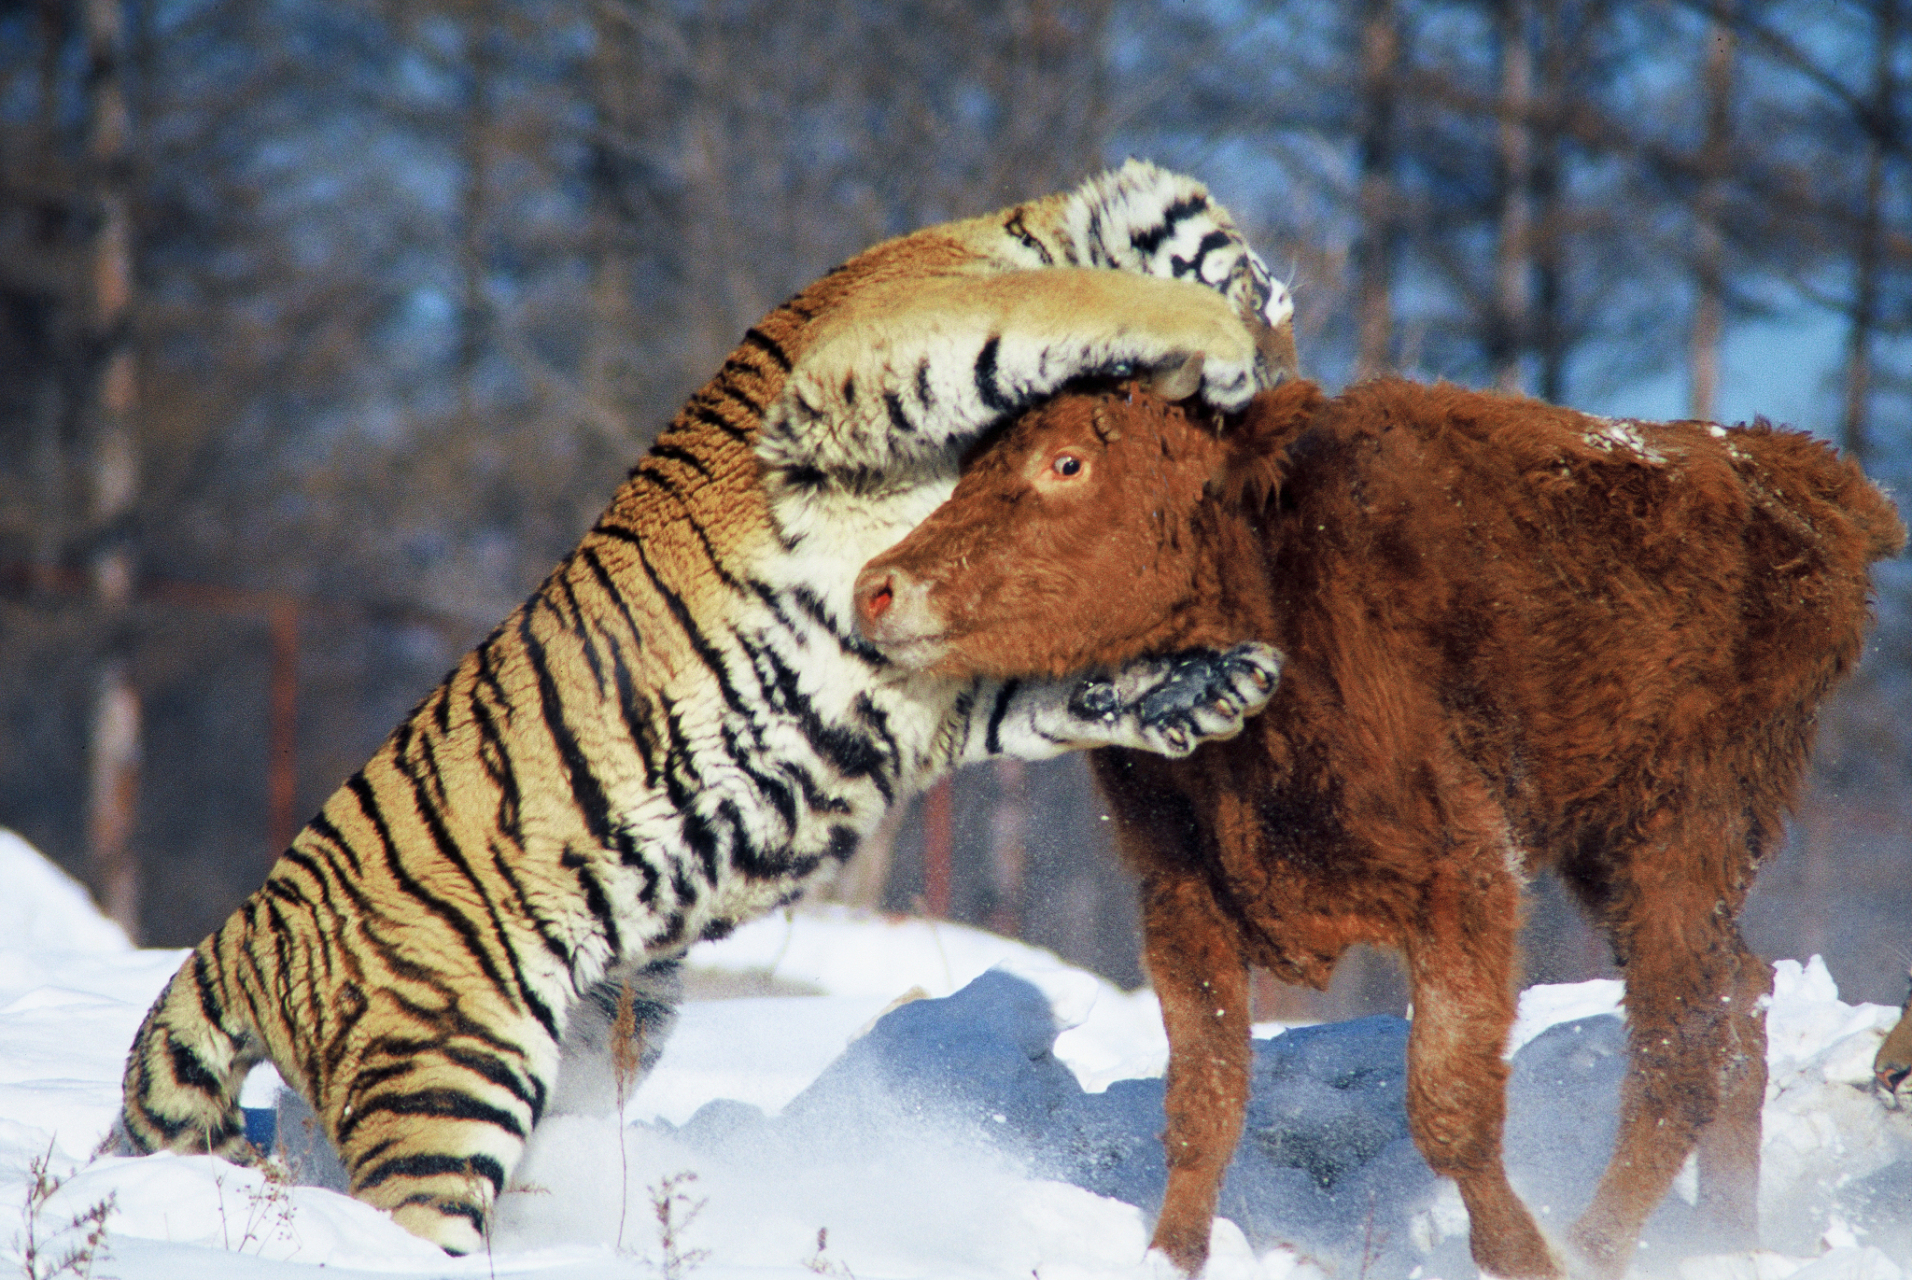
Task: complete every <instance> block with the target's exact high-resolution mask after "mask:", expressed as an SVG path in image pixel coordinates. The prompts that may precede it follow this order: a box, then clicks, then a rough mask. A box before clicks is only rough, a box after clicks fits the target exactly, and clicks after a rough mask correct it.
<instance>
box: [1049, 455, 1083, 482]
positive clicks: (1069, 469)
mask: <svg viewBox="0 0 1912 1280" xmlns="http://www.w3.org/2000/svg"><path fill="white" fill-rule="evenodd" d="M1049 469H1050V470H1051V471H1054V472H1055V473H1056V474H1057V475H1059V476H1061V477H1062V478H1063V479H1065V480H1066V479H1068V478H1069V477H1071V476H1078V475H1081V474H1082V459H1080V458H1078V457H1076V456H1075V455H1074V454H1073V453H1059V454H1057V455H1056V460H1055V461H1054V462H1052V463H1050V464H1049Z"/></svg>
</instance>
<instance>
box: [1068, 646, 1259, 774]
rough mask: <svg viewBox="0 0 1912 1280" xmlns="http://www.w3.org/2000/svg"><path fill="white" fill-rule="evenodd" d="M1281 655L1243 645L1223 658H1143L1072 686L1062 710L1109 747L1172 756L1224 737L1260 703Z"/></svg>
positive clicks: (1193, 654)
mask: <svg viewBox="0 0 1912 1280" xmlns="http://www.w3.org/2000/svg"><path fill="white" fill-rule="evenodd" d="M1282 661H1283V659H1282V655H1281V651H1280V650H1278V649H1276V648H1275V647H1274V646H1272V645H1266V644H1261V643H1259V642H1257V641H1248V642H1246V643H1243V644H1238V645H1236V646H1235V647H1234V648H1232V649H1229V650H1227V651H1226V652H1224V653H1216V652H1214V651H1213V650H1209V649H1197V650H1192V651H1190V652H1188V653H1181V654H1176V655H1175V656H1174V657H1171V658H1145V659H1140V660H1138V661H1136V662H1132V663H1129V664H1128V665H1127V666H1124V667H1122V668H1120V669H1118V670H1117V671H1115V672H1114V673H1112V674H1108V675H1097V676H1091V677H1089V678H1088V679H1086V680H1084V681H1083V682H1082V683H1081V684H1080V685H1078V686H1077V688H1076V690H1075V692H1074V694H1073V695H1072V696H1071V698H1070V700H1069V709H1070V711H1072V712H1073V713H1075V714H1076V715H1078V716H1080V717H1082V718H1083V719H1085V720H1093V721H1099V722H1100V723H1101V724H1102V725H1103V726H1104V727H1105V728H1106V729H1107V730H1108V731H1109V745H1113V746H1127V747H1134V748H1136V749H1138V750H1142V751H1152V752H1154V753H1156V754H1157V755H1164V756H1170V757H1180V756H1185V755H1187V754H1189V753H1190V752H1191V751H1193V750H1195V748H1196V747H1198V746H1200V745H1201V744H1202V743H1204V742H1213V741H1220V740H1223V739H1226V738H1232V737H1234V736H1235V735H1236V734H1238V733H1240V732H1241V731H1242V726H1243V724H1244V723H1245V722H1246V721H1247V718H1248V717H1249V716H1251V715H1253V714H1255V713H1256V712H1257V711H1260V710H1261V709H1262V708H1263V707H1265V706H1267V705H1268V700H1269V699H1270V698H1273V697H1274V696H1275V687H1276V685H1277V684H1278V683H1279V681H1280V679H1281V664H1282Z"/></svg>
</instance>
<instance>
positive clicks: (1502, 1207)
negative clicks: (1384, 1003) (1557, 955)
mask: <svg viewBox="0 0 1912 1280" xmlns="http://www.w3.org/2000/svg"><path fill="white" fill-rule="evenodd" d="M1497 856H1499V855H1497V853H1496V852H1495V851H1493V850H1488V849H1484V850H1481V851H1480V855H1479V857H1478V859H1475V860H1473V861H1475V863H1476V865H1474V866H1467V865H1462V864H1457V862H1444V863H1443V864H1442V865H1440V866H1439V868H1438V870H1437V871H1436V873H1435V876H1434V878H1433V880H1432V881H1431V882H1430V884H1429V885H1428V886H1427V888H1426V890H1425V893H1424V897H1423V902H1422V909H1421V912H1420V918H1419V920H1418V921H1417V923H1416V927H1415V928H1414V929H1413V930H1411V931H1410V933H1409V935H1408V937H1407V939H1406V944H1405V948H1404V949H1405V951H1406V953H1407V966H1408V978H1409V982H1410V984H1411V986H1412V990H1413V999H1414V1020H1413V1024H1412V1026H1411V1028H1410V1029H1409V1032H1408V1042H1407V1119H1408V1128H1409V1130H1410V1131H1411V1132H1412V1133H1413V1135H1414V1145H1415V1146H1416V1147H1418V1148H1420V1152H1421V1155H1422V1156H1424V1157H1425V1158H1426V1160H1427V1162H1428V1164H1429V1165H1431V1166H1432V1167H1433V1169H1434V1172H1436V1173H1438V1174H1441V1175H1442V1176H1444V1177H1449V1178H1452V1179H1454V1181H1455V1182H1456V1183H1457V1184H1459V1186H1460V1193H1461V1201H1462V1203H1464V1204H1465V1205H1466V1206H1467V1221H1468V1245H1469V1248H1470V1249H1471V1251H1472V1252H1473V1255H1474V1263H1475V1265H1476V1266H1478V1267H1479V1268H1480V1269H1481V1271H1482V1272H1483V1273H1485V1274H1488V1275H1494V1276H1503V1277H1528V1276H1534V1277H1542V1276H1546V1277H1552V1276H1559V1275H1560V1274H1561V1273H1562V1268H1561V1266H1560V1263H1559V1261H1558V1260H1557V1259H1556V1258H1555V1257H1554V1255H1553V1252H1552V1250H1550V1249H1549V1248H1548V1246H1547V1241H1546V1238H1545V1237H1544V1236H1542V1235H1541V1233H1540V1228H1539V1226H1538V1225H1537V1224H1536V1223H1535V1222H1534V1219H1533V1215H1531V1214H1530V1213H1528V1212H1527V1207H1526V1206H1525V1205H1523V1204H1522V1203H1521V1202H1520V1198H1519V1197H1518V1196H1516V1195H1515V1194H1514V1189H1513V1187H1512V1186H1511V1185H1510V1184H1509V1183H1508V1181H1507V1170H1506V1166H1505V1164H1504V1163H1503V1161H1502V1158H1501V1136H1502V1132H1503V1130H1504V1128H1505V1125H1506V1118H1507V1070H1508V1069H1507V1064H1506V1062H1505V1061H1503V1060H1502V1058H1501V1053H1502V1051H1503V1050H1504V1049H1505V1047H1506V1044H1507V1033H1508V1031H1509V1030H1511V1029H1512V1027H1513V1023H1514V1011H1515V1008H1516V1005H1515V997H1514V989H1513V975H1514V971H1515V963H1516V959H1515V946H1516V935H1515V929H1516V926H1517V925H1518V923H1519V919H1520V914H1519V887H1518V885H1517V884H1516V883H1515V882H1514V880H1513V877H1512V876H1511V875H1510V874H1509V873H1508V872H1506V871H1505V870H1504V868H1493V867H1492V865H1491V864H1492V863H1493V861H1494V860H1495V859H1496V858H1497Z"/></svg>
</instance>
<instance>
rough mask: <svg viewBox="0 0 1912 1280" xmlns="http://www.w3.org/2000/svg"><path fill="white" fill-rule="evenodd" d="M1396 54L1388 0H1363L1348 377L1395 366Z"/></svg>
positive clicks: (1396, 22) (1397, 40)
mask: <svg viewBox="0 0 1912 1280" xmlns="http://www.w3.org/2000/svg"><path fill="white" fill-rule="evenodd" d="M1400 52H1401V31H1400V18H1399V15H1398V14H1397V13H1396V11H1395V7H1394V0H1366V3H1365V4H1364V5H1363V6H1362V17H1361V108H1360V120H1359V126H1358V127H1359V130H1360V133H1359V139H1358V142H1357V146H1358V149H1359V164H1360V169H1361V191H1360V197H1359V199H1360V219H1361V229H1360V235H1359V238H1358V239H1357V240H1356V241H1355V244H1354V253H1353V257H1354V296H1355V302H1354V306H1355V314H1356V316H1357V317H1358V320H1359V324H1360V336H1359V343H1360V346H1359V350H1358V351H1357V353H1356V358H1355V370H1354V372H1355V377H1356V378H1372V377H1376V376H1378V375H1380V374H1383V373H1386V372H1388V371H1389V370H1390V369H1392V368H1393V367H1394V351H1393V347H1394V300H1393V292H1394V289H1393V268H1394V252H1395V228H1396V225H1397V223H1396V220H1395V207H1394V206H1395V201H1396V199H1397V194H1396V192H1395V188H1394V96H1395V78H1396V75H1397V73H1398V64H1399V61H1400Z"/></svg>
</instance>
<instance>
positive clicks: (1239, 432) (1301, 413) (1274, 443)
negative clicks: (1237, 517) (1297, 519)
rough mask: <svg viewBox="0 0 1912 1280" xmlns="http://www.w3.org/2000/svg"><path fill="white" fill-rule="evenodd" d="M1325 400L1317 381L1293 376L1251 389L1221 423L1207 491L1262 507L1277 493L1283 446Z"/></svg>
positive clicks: (1244, 504) (1309, 421)
mask: <svg viewBox="0 0 1912 1280" xmlns="http://www.w3.org/2000/svg"><path fill="white" fill-rule="evenodd" d="M1327 401H1328V397H1327V396H1326V395H1325V394H1323V393H1322V390H1321V388H1320V386H1319V385H1318V384H1316V383H1313V382H1307V381H1303V380H1299V379H1297V380H1295V381H1292V382H1284V383H1282V384H1281V385H1280V386H1279V387H1275V388H1274V389H1272V390H1269V391H1263V392H1261V393H1259V394H1257V395H1256V396H1255V398H1254V399H1253V400H1251V401H1249V402H1248V407H1247V408H1246V409H1244V410H1242V411H1241V412H1240V413H1239V414H1236V415H1234V416H1232V417H1230V418H1229V419H1228V420H1227V421H1226V422H1225V423H1224V424H1223V426H1222V445H1223V449H1222V452H1221V455H1220V459H1219V462H1218V465H1217V469H1216V473H1215V474H1214V475H1212V476H1211V477H1210V484H1209V487H1210V491H1211V492H1212V493H1214V494H1215V495H1216V496H1217V497H1219V498H1220V499H1221V500H1222V501H1223V502H1225V503H1229V504H1231V505H1235V506H1241V507H1246V508H1248V509H1250V510H1254V511H1261V510H1265V509H1266V508H1267V506H1268V505H1269V504H1270V503H1272V502H1273V501H1274V500H1275V498H1276V497H1277V496H1278V495H1279V494H1280V493H1281V482H1282V477H1283V475H1285V474H1286V472H1287V468H1288V446H1290V445H1292V444H1293V443H1294V442H1295V441H1296V439H1298V438H1299V437H1300V436H1301V434H1302V433H1303V432H1304V431H1306V430H1307V429H1308V428H1309V427H1310V426H1312V425H1314V421H1315V416H1316V415H1317V414H1318V413H1320V411H1321V408H1322V406H1323V405H1325V404H1326V403H1327Z"/></svg>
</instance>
